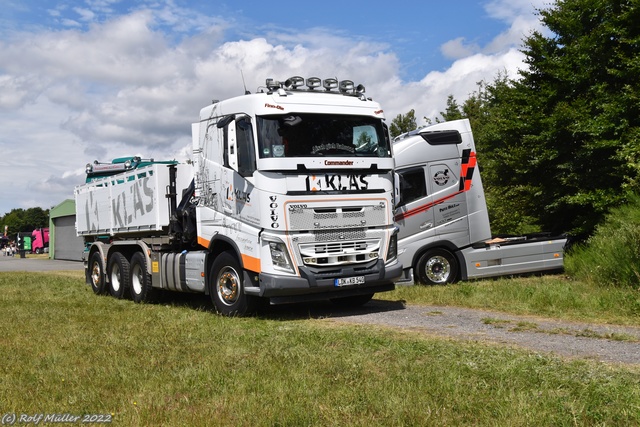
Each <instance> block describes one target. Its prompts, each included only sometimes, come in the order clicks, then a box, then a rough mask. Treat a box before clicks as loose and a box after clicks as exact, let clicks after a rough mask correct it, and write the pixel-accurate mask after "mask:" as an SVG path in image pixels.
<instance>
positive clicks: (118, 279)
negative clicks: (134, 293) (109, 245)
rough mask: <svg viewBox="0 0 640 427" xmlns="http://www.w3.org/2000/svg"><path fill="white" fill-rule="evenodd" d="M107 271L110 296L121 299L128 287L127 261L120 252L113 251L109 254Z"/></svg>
mask: <svg viewBox="0 0 640 427" xmlns="http://www.w3.org/2000/svg"><path fill="white" fill-rule="evenodd" d="M107 272H108V274H109V292H110V293H111V296H112V297H114V298H118V299H121V298H122V297H124V296H125V295H126V291H127V290H128V288H129V261H128V260H127V258H125V256H124V255H122V254H121V253H120V252H114V253H113V254H111V255H110V256H109V263H108V265H107Z"/></svg>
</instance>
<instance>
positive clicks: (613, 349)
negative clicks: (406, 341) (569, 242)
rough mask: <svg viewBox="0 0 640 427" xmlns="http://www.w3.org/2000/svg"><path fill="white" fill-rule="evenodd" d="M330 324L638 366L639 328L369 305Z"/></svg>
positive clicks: (462, 310)
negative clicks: (372, 327) (370, 326)
mask: <svg viewBox="0 0 640 427" xmlns="http://www.w3.org/2000/svg"><path fill="white" fill-rule="evenodd" d="M326 315H327V317H330V318H331V319H332V320H333V321H341V322H351V323H360V324H375V325H380V326H388V327H395V328H401V329H407V330H413V331H419V332H423V333H425V334H429V335H433V336H440V337H448V338H453V339H459V340H465V341H482V342H491V343H495V344H500V345H509V346H515V347H520V348H525V349H529V350H532V351H535V352H544V353H553V354H556V355H559V356H563V357H573V358H584V359H593V360H599V361H603V362H610V363H624V364H634V365H640V328H637V327H624V326H611V325H594V324H587V323H576V322H567V321H559V320H555V319H544V318H539V317H532V316H515V315H511V314H504V313H499V312H493V311H485V310H475V309H468V308H458V307H441V306H415V305H408V306H406V305H405V304H403V303H402V302H398V301H385V300H375V299H374V300H372V301H371V302H369V303H368V304H367V305H365V306H364V307H362V308H361V309H359V310H350V311H341V312H338V311H336V310H333V311H332V312H331V313H327V314H326Z"/></svg>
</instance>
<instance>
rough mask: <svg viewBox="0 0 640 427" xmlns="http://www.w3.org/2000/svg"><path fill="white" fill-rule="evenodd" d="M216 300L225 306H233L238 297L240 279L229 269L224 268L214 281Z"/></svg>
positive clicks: (234, 271)
mask: <svg viewBox="0 0 640 427" xmlns="http://www.w3.org/2000/svg"><path fill="white" fill-rule="evenodd" d="M216 285H217V286H216V288H217V292H218V297H219V298H218V299H219V300H220V301H222V302H223V303H224V304H226V305H229V306H230V305H233V304H234V303H235V302H236V301H238V298H239V296H240V277H239V276H238V272H237V271H236V270H234V269H233V268H231V267H225V268H223V269H222V270H221V271H220V274H219V275H218V280H217V281H216Z"/></svg>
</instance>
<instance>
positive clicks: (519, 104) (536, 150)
mask: <svg viewBox="0 0 640 427" xmlns="http://www.w3.org/2000/svg"><path fill="white" fill-rule="evenodd" d="M639 5H640V2H639V1H638V0H557V1H556V2H555V3H554V4H552V5H551V6H550V7H548V8H546V9H542V10H539V11H538V13H539V16H540V19H541V22H542V24H543V26H544V27H545V28H546V29H547V30H548V32H547V31H545V33H544V34H543V33H542V32H540V31H535V32H533V33H532V34H530V35H529V36H527V37H526V38H525V39H524V40H523V47H522V49H521V51H522V52H523V53H524V54H525V58H526V59H525V63H526V65H527V66H528V67H527V69H523V70H520V71H519V72H518V75H517V76H514V77H510V76H507V75H505V74H504V73H500V74H498V75H497V76H496V77H495V79H494V81H492V82H479V83H478V84H477V90H476V91H475V92H474V93H472V94H470V95H469V98H468V99H466V100H464V102H462V104H459V103H458V102H457V101H456V100H455V99H454V98H453V96H449V98H448V99H447V106H446V110H445V111H443V112H441V113H440V114H441V116H442V119H443V120H445V121H448V120H455V119H459V118H465V117H466V118H468V119H469V120H470V122H471V126H472V129H473V133H474V138H475V141H476V148H477V151H478V152H477V157H478V163H479V165H480V167H481V168H482V169H481V170H482V174H483V184H484V186H485V191H486V195H487V204H488V206H489V212H490V216H491V219H492V226H493V228H494V232H496V233H506V232H519V233H521V232H525V233H526V232H533V231H539V230H545V231H551V232H555V233H569V234H571V235H573V236H575V237H576V238H585V237H587V236H589V235H591V234H592V233H593V231H594V229H595V227H596V225H597V224H599V223H601V221H602V220H603V218H604V217H605V215H606V214H607V213H608V212H609V211H610V209H611V208H613V207H616V206H619V205H621V204H625V203H626V201H627V200H629V198H630V197H632V195H633V194H637V193H639V191H638V186H639V185H640V114H639V113H640V25H638V22H640V7H639ZM426 120H427V123H429V122H430V120H429V119H426ZM436 121H440V120H439V119H437V120H436ZM409 126H415V112H414V111H413V110H412V111H410V112H409V113H407V114H406V115H399V116H398V117H396V118H395V119H394V120H393V123H392V124H391V126H390V131H391V133H392V136H395V135H398V134H400V133H402V132H404V131H406V130H409Z"/></svg>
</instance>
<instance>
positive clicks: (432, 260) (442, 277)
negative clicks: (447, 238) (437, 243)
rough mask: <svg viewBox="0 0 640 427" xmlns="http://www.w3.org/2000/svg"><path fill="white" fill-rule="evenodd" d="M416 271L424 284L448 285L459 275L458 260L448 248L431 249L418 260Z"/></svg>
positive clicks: (419, 279)
mask: <svg viewBox="0 0 640 427" xmlns="http://www.w3.org/2000/svg"><path fill="white" fill-rule="evenodd" d="M415 273H416V276H417V278H418V281H419V282H420V283H422V284H424V285H446V284H447V283H453V282H455V281H456V279H457V277H458V261H457V260H456V257H455V256H454V255H453V254H452V253H451V252H449V251H447V250H446V249H430V250H428V251H427V252H425V253H424V255H422V256H421V257H420V259H419V260H418V262H417V264H416V267H415Z"/></svg>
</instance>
